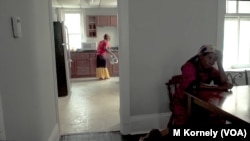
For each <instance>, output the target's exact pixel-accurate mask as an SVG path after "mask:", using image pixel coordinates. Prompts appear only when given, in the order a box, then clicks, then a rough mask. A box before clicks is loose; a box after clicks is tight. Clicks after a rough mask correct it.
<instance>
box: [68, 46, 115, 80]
mask: <svg viewBox="0 0 250 141" xmlns="http://www.w3.org/2000/svg"><path fill="white" fill-rule="evenodd" d="M114 53H115V54H116V55H117V57H118V52H117V51H114ZM71 60H72V62H71V78H82V77H95V76H96V53H95V52H94V51H93V52H71ZM107 68H108V70H109V74H110V76H119V65H118V64H113V65H112V64H110V63H109V62H108V61H107Z"/></svg>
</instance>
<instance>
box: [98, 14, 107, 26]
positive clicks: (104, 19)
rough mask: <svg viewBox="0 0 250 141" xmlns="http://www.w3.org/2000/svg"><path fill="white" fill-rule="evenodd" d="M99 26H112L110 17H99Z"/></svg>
mask: <svg viewBox="0 0 250 141" xmlns="http://www.w3.org/2000/svg"><path fill="white" fill-rule="evenodd" d="M96 25H97V26H110V16H97V20H96Z"/></svg>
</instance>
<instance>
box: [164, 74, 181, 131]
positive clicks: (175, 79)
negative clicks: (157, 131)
mask: <svg viewBox="0 0 250 141" xmlns="http://www.w3.org/2000/svg"><path fill="white" fill-rule="evenodd" d="M181 81H182V75H174V76H172V78H171V79H170V80H169V81H168V82H166V83H165V85H166V87H167V90H168V98H169V110H170V111H171V112H173V94H174V93H175V91H176V89H177V87H178V85H179V83H180V82H181ZM172 125H173V114H171V116H170V119H169V121H168V125H167V127H168V128H171V126H172Z"/></svg>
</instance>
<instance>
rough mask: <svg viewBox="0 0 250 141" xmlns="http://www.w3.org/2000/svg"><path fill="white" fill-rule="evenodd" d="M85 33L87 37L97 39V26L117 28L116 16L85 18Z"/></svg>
mask: <svg viewBox="0 0 250 141" xmlns="http://www.w3.org/2000/svg"><path fill="white" fill-rule="evenodd" d="M86 26H87V27H86V29H87V30H86V32H87V36H88V37H93V38H95V37H97V26H99V27H103V26H117V16H116V15H105V16H104V15H103V16H87V23H86Z"/></svg>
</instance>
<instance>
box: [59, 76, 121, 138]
mask: <svg viewBox="0 0 250 141" xmlns="http://www.w3.org/2000/svg"><path fill="white" fill-rule="evenodd" d="M71 91H72V93H71V95H68V96H66V97H59V98H58V106H59V119H60V128H61V129H60V130H61V135H67V134H78V133H87V132H107V131H119V130H120V115H119V109H120V99H119V93H120V92H119V77H111V78H110V79H108V80H98V79H96V78H84V79H83V78H81V79H73V80H72V84H71Z"/></svg>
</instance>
